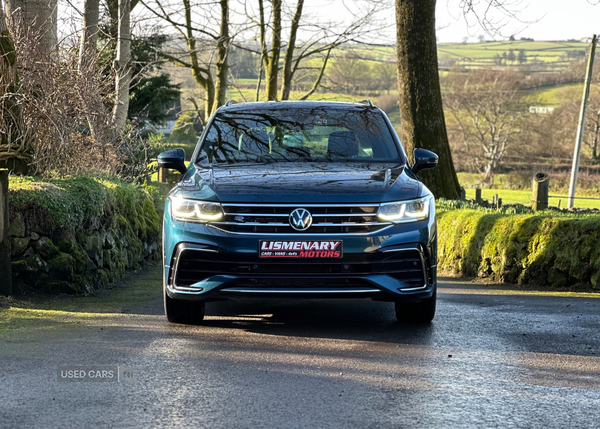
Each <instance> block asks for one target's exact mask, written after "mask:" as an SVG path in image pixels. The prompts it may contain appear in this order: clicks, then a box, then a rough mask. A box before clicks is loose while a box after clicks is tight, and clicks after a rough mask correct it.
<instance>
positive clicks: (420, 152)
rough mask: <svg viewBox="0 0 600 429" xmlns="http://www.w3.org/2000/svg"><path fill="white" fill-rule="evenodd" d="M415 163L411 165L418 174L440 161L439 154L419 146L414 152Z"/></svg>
mask: <svg viewBox="0 0 600 429" xmlns="http://www.w3.org/2000/svg"><path fill="white" fill-rule="evenodd" d="M413 154H414V157H415V163H414V164H413V166H412V167H411V170H412V171H413V173H415V174H417V173H418V172H419V171H421V170H425V169H426V168H433V167H435V166H436V165H437V163H438V156H437V155H436V154H435V153H433V152H432V151H430V150H426V149H421V148H417V149H415V150H414V152H413Z"/></svg>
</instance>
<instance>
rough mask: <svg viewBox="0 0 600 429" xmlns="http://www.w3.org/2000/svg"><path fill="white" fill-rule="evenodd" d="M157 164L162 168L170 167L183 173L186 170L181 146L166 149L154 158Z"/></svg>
mask: <svg viewBox="0 0 600 429" xmlns="http://www.w3.org/2000/svg"><path fill="white" fill-rule="evenodd" d="M156 160H157V161H158V166H159V167H162V168H172V169H174V170H177V171H179V172H180V173H181V174H184V173H185V172H186V171H187V167H186V166H185V152H184V150H183V149H181V148H177V149H171V150H167V151H165V152H163V153H161V154H160V155H158V157H157V158H156Z"/></svg>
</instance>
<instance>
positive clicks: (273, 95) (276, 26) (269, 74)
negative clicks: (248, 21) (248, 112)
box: [265, 0, 282, 101]
mask: <svg viewBox="0 0 600 429" xmlns="http://www.w3.org/2000/svg"><path fill="white" fill-rule="evenodd" d="M281 1H282V0H272V4H273V40H272V44H271V54H270V55H269V56H268V57H267V64H266V65H265V73H266V75H265V77H266V79H265V80H266V86H267V100H269V101H271V100H277V75H278V73H279V53H280V52H281Z"/></svg>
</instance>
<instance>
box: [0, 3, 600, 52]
mask: <svg viewBox="0 0 600 429" xmlns="http://www.w3.org/2000/svg"><path fill="white" fill-rule="evenodd" d="M0 1H2V0H0ZM230 1H231V6H232V9H234V8H236V7H239V5H240V4H241V3H244V2H246V3H247V4H255V3H256V0H230ZM363 1H364V0H363ZM386 1H387V2H388V4H389V8H388V9H387V10H386V11H384V12H383V13H382V15H381V18H382V20H384V21H386V22H387V29H386V30H384V31H383V34H382V36H381V40H380V41H379V42H380V43H385V44H392V43H394V37H395V32H394V28H393V24H394V11H393V4H394V0H386ZM466 1H469V2H470V3H472V4H474V5H475V6H474V8H475V10H476V11H477V12H478V13H479V14H480V15H481V16H482V15H483V9H484V8H485V7H486V6H487V5H488V4H489V3H490V2H499V3H502V4H503V5H505V6H506V8H507V9H508V10H509V11H510V12H512V13H513V14H514V17H511V18H508V17H507V16H506V15H505V14H502V13H500V12H499V11H498V10H497V9H492V11H491V13H490V14H489V17H490V19H491V21H492V22H493V24H494V25H493V26H494V27H498V28H499V29H500V30H499V32H495V33H494V31H490V32H489V33H486V32H485V30H484V29H483V28H482V27H481V25H480V24H479V23H478V20H477V19H476V17H475V16H474V14H472V13H471V14H467V15H465V14H464V13H463V10H462V8H461V6H460V5H461V4H462V3H465V2H466ZM289 3H290V4H295V0H290V1H289ZM352 4H355V3H354V2H353V1H352V0H305V14H307V15H308V14H312V15H313V16H318V17H319V19H323V20H328V19H332V20H335V21H337V22H351V21H352V18H353V16H352V15H353V12H352V10H351V9H355V10H356V8H355V7H352ZM71 5H73V6H75V7H76V8H77V9H78V10H81V9H82V5H83V0H60V1H59V9H60V10H59V14H60V15H61V16H62V17H63V18H68V17H69V16H70V17H72V19H71V20H70V21H69V22H70V23H71V24H69V27H72V26H75V27H78V25H77V24H78V22H79V21H80V19H81V18H80V15H79V13H77V12H76V11H75V10H74V9H73V8H72V7H71ZM346 6H347V7H346ZM135 14H142V15H143V14H144V12H143V7H141V5H140V6H138V7H137V8H136V12H135ZM66 21H67V20H66V19H65V21H63V22H66ZM63 25H65V24H63ZM383 27H385V26H383ZM436 27H437V39H438V42H439V43H452V42H463V41H464V39H465V38H467V42H477V41H478V39H479V37H478V36H483V37H484V38H485V39H486V40H506V39H508V37H509V36H511V35H515V38H516V39H520V38H521V37H526V38H532V39H534V40H568V39H576V40H579V39H582V38H584V37H591V36H592V34H598V33H600V0H437V6H436ZM60 30H63V31H64V32H66V33H69V32H71V31H72V30H73V29H72V28H62V29H60ZM492 33H493V34H492Z"/></svg>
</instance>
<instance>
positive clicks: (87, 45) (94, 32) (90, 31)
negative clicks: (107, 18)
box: [78, 0, 100, 70]
mask: <svg viewBox="0 0 600 429" xmlns="http://www.w3.org/2000/svg"><path fill="white" fill-rule="evenodd" d="M99 16H100V0H84V2H83V23H82V30H81V43H80V45H79V63H78V67H79V70H85V69H90V68H92V69H95V64H96V56H97V53H96V47H97V41H98V20H99Z"/></svg>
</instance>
